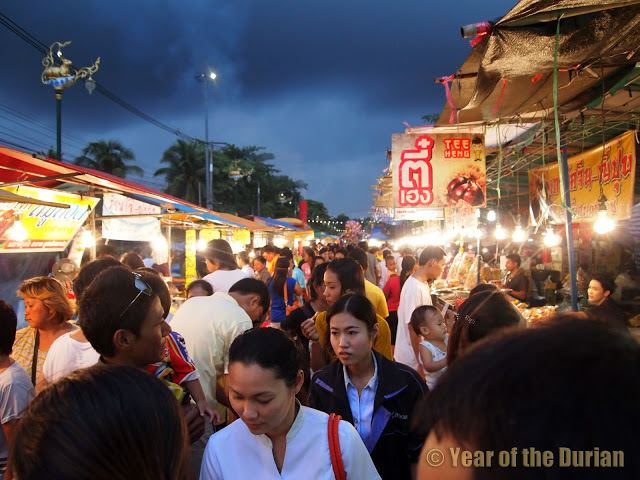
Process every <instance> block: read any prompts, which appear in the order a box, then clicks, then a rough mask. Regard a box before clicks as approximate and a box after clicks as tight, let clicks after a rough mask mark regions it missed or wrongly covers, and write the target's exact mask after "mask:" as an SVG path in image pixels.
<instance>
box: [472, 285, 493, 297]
mask: <svg viewBox="0 0 640 480" xmlns="http://www.w3.org/2000/svg"><path fill="white" fill-rule="evenodd" d="M497 290H498V287H496V286H495V285H494V284H493V283H479V284H477V285H476V286H475V287H473V288H472V289H471V291H470V292H469V296H470V297H471V296H472V295H474V294H476V293H479V292H495V291H497Z"/></svg>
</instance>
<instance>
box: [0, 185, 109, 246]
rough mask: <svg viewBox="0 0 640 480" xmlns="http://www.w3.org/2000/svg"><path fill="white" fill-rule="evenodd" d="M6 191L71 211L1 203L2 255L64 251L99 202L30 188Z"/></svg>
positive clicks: (55, 191)
mask: <svg viewBox="0 0 640 480" xmlns="http://www.w3.org/2000/svg"><path fill="white" fill-rule="evenodd" d="M3 190H5V191H8V192H11V193H15V194H18V195H22V196H24V197H30V198H33V199H34V200H40V201H44V202H53V203H60V204H66V205H69V208H60V207H54V206H47V205H35V204H33V203H19V202H0V253H8V252H59V251H62V250H64V249H65V248H66V247H67V245H68V243H69V242H70V241H71V239H72V238H73V236H74V235H75V234H76V232H77V231H78V229H80V227H82V225H83V224H84V222H85V221H86V219H87V217H88V216H89V214H90V213H91V210H93V208H95V206H96V205H97V204H98V202H99V199H98V198H93V197H86V196H80V195H75V194H73V193H67V192H63V191H59V190H47V189H43V188H35V187H27V186H20V187H7V188H4V189H3ZM17 233H20V234H19V235H18V234H17Z"/></svg>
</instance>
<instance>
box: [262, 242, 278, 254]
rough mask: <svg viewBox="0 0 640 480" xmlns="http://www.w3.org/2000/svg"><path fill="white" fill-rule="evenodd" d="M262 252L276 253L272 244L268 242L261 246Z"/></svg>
mask: <svg viewBox="0 0 640 480" xmlns="http://www.w3.org/2000/svg"><path fill="white" fill-rule="evenodd" d="M262 253H263V254H265V253H277V250H276V247H274V246H273V245H271V244H269V245H265V246H264V247H262Z"/></svg>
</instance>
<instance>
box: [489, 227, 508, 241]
mask: <svg viewBox="0 0 640 480" xmlns="http://www.w3.org/2000/svg"><path fill="white" fill-rule="evenodd" d="M493 236H494V237H496V240H504V239H505V238H507V236H508V233H507V231H506V230H505V229H504V228H502V225H500V224H497V225H496V230H495V232H494V234H493Z"/></svg>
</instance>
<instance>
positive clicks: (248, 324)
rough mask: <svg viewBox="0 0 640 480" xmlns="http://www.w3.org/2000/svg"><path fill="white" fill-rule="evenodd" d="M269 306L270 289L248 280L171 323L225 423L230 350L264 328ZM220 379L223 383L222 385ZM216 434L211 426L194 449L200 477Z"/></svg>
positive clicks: (189, 307) (184, 309) (192, 304)
mask: <svg viewBox="0 0 640 480" xmlns="http://www.w3.org/2000/svg"><path fill="white" fill-rule="evenodd" d="M269 304H270V299H269V290H268V289H267V286H266V285H265V284H264V283H262V282H261V281H260V280H256V279H254V278H245V279H242V280H240V281H239V282H237V283H235V284H233V285H232V286H231V288H230V289H229V293H224V292H215V293H214V294H213V295H211V296H207V297H192V298H190V299H188V300H187V301H186V302H184V303H183V304H182V305H181V306H180V308H179V309H178V311H177V312H176V313H175V315H174V317H173V319H172V321H171V328H172V329H173V330H175V331H176V332H178V333H179V334H180V335H182V336H183V337H184V340H185V343H186V345H187V350H188V351H189V355H191V358H192V360H193V363H195V365H196V368H197V369H198V372H199V373H200V383H201V384H202V389H203V390H204V394H205V397H206V398H207V402H209V404H210V405H216V406H218V411H219V413H220V414H221V417H222V418H223V419H224V418H225V413H226V411H225V409H224V407H227V408H231V404H230V403H229V394H228V392H227V381H226V379H227V375H228V374H229V347H230V346H231V344H232V343H233V341H234V340H235V338H236V337H237V336H238V335H240V334H241V333H243V332H245V331H246V330H249V329H251V328H252V327H254V326H258V325H260V323H261V321H262V319H263V317H264V316H265V314H266V312H268V311H269ZM218 379H222V381H221V382H220V383H221V384H222V385H220V384H219V383H218ZM229 420H230V418H229V417H228V416H227V421H229ZM212 433H213V431H212V430H211V428H210V426H209V424H207V425H206V429H205V434H204V435H203V436H202V438H200V440H198V441H197V442H196V443H194V444H192V445H191V468H192V469H193V471H194V473H195V474H196V476H197V475H198V472H199V471H200V464H201V462H202V455H203V453H204V448H205V446H206V444H207V440H208V439H209V437H210V436H211V434H212Z"/></svg>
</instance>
